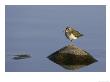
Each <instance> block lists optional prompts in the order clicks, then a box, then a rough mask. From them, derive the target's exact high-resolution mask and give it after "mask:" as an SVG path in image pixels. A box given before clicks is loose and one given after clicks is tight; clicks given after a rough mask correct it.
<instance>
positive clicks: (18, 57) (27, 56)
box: [13, 54, 31, 60]
mask: <svg viewBox="0 0 110 82" xmlns="http://www.w3.org/2000/svg"><path fill="white" fill-rule="evenodd" d="M14 56H15V57H13V59H14V60H19V59H26V58H30V57H31V56H30V55H29V54H18V55H14Z"/></svg>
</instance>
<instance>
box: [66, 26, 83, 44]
mask: <svg viewBox="0 0 110 82" xmlns="http://www.w3.org/2000/svg"><path fill="white" fill-rule="evenodd" d="M65 36H66V37H67V38H68V39H69V40H70V41H71V42H72V40H74V39H78V38H79V37H81V36H83V34H81V33H80V32H78V31H76V30H75V29H74V28H72V27H69V26H67V27H66V29H65Z"/></svg>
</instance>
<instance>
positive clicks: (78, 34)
mask: <svg viewBox="0 0 110 82" xmlns="http://www.w3.org/2000/svg"><path fill="white" fill-rule="evenodd" d="M72 33H73V34H74V35H75V36H76V37H80V36H83V34H81V33H80V32H78V31H76V30H74V29H73V30H72Z"/></svg>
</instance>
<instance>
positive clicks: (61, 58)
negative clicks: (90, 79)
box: [48, 45, 97, 70]
mask: <svg viewBox="0 0 110 82" xmlns="http://www.w3.org/2000/svg"><path fill="white" fill-rule="evenodd" d="M48 58H49V59H50V60H51V61H53V62H54V63H56V64H59V65H60V66H62V67H63V68H65V69H69V70H75V69H79V68H82V67H84V66H87V65H90V64H92V63H94V62H96V61H97V60H96V59H94V58H93V57H92V56H91V55H90V54H89V53H88V52H86V51H84V50H82V49H80V48H78V47H76V46H74V45H68V46H65V47H63V48H61V49H60V50H58V51H56V52H54V53H53V54H51V55H50V56H48Z"/></svg>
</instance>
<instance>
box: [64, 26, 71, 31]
mask: <svg viewBox="0 0 110 82" xmlns="http://www.w3.org/2000/svg"><path fill="white" fill-rule="evenodd" d="M72 29H73V28H72V27H69V26H67V27H66V29H65V32H69V31H71V30H72Z"/></svg>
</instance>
